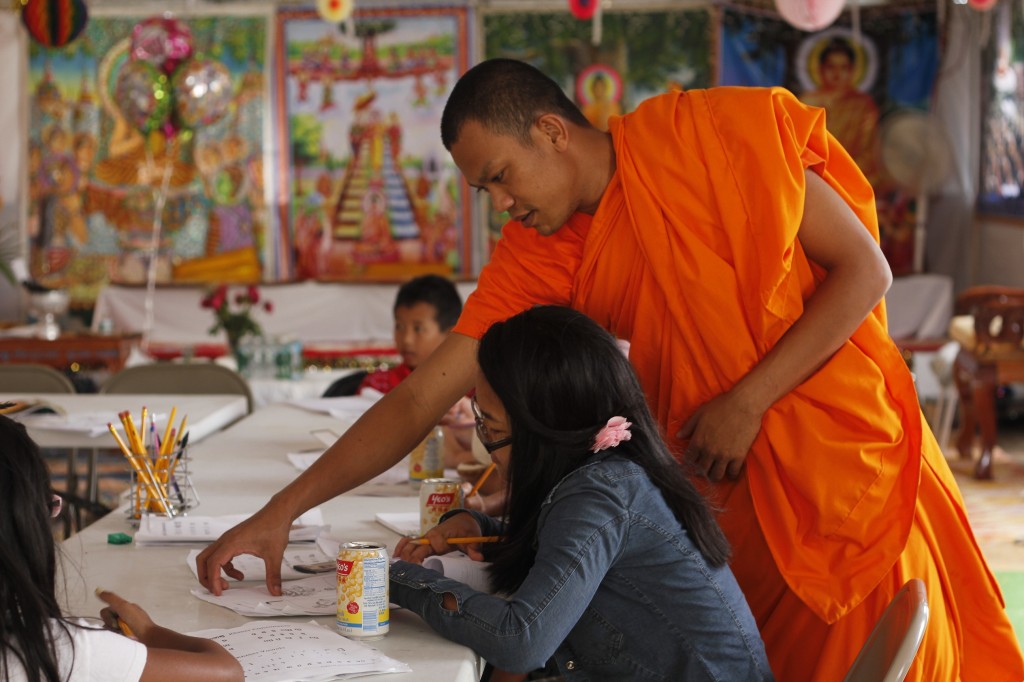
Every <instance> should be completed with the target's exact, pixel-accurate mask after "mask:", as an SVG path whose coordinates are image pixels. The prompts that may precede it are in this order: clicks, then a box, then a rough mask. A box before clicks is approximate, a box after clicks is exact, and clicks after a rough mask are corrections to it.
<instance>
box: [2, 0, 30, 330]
mask: <svg viewBox="0 0 1024 682" xmlns="http://www.w3.org/2000/svg"><path fill="white" fill-rule="evenodd" d="M26 74H27V52H26V36H25V31H24V29H23V28H22V25H21V19H20V16H19V15H18V13H17V12H8V11H0V88H2V91H3V92H4V93H5V94H4V96H3V97H0V130H2V131H4V139H3V143H2V146H0V241H2V242H3V243H5V244H6V243H8V240H10V239H12V236H11V234H10V233H11V232H12V231H13V232H14V233H15V234H16V237H17V243H18V244H20V247H21V254H22V255H24V248H25V240H26V235H25V213H26V206H25V199H26V194H25V187H26V185H25V170H24V169H25V163H26V159H27V157H28V145H27V142H26V135H27V131H28V125H27V122H26V121H27V119H26V116H27V113H28V100H27V98H26V97H24V96H23V93H25V92H26V89H27V78H26ZM2 257H5V258H9V257H10V254H8V253H4V254H3V256H2ZM23 314H24V297H23V296H22V295H21V289H20V287H18V288H15V287H12V286H11V285H9V284H8V282H7V280H6V279H4V278H2V277H0V320H20V319H21V317H22V316H23Z"/></svg>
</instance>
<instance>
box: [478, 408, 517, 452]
mask: <svg viewBox="0 0 1024 682" xmlns="http://www.w3.org/2000/svg"><path fill="white" fill-rule="evenodd" d="M469 404H470V405H471V406H472V407H473V421H474V422H476V435H477V437H478V438H479V439H480V444H481V445H483V446H484V450H486V451H487V454H491V453H492V452H494V451H495V450H500V449H501V448H503V447H505V446H506V445H511V444H512V436H506V437H504V438H501V439H499V440H491V434H490V432H489V431H488V430H487V427H486V426H485V425H484V417H483V415H482V414H480V406H479V405H477V404H476V396H473V397H472V398H470V401H469Z"/></svg>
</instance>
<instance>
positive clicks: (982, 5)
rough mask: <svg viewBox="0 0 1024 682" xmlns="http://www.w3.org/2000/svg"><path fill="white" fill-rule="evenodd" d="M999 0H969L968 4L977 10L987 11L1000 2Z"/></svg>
mask: <svg viewBox="0 0 1024 682" xmlns="http://www.w3.org/2000/svg"><path fill="white" fill-rule="evenodd" d="M998 2H999V0H967V4H968V5H970V6H971V7H973V8H974V9H976V10H980V11H982V12H987V11H988V10H990V9H992V8H993V7H995V6H996V4H998Z"/></svg>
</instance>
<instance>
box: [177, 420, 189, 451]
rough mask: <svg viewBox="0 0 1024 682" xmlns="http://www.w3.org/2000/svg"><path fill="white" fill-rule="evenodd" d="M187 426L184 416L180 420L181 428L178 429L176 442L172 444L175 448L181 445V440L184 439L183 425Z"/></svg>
mask: <svg viewBox="0 0 1024 682" xmlns="http://www.w3.org/2000/svg"><path fill="white" fill-rule="evenodd" d="M186 424H188V415H187V414H186V415H185V416H184V417H182V418H181V426H179V427H178V440H177V441H176V442H175V443H174V445H175V447H177V445H178V444H179V443H181V439H182V438H184V437H185V425H186Z"/></svg>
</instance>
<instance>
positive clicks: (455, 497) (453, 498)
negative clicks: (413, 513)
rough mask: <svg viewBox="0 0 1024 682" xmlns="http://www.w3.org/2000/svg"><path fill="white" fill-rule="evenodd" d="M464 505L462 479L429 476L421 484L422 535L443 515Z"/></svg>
mask: <svg viewBox="0 0 1024 682" xmlns="http://www.w3.org/2000/svg"><path fill="white" fill-rule="evenodd" d="M461 506H462V481H461V480H459V479H457V478H428V479H426V480H424V481H423V483H422V484H421V485H420V535H423V534H424V533H426V532H427V531H428V530H430V529H431V528H433V527H434V526H436V525H437V522H438V521H439V520H440V519H441V517H442V516H443V515H444V514H445V513H447V512H449V511H451V510H452V509H458V508H459V507H461Z"/></svg>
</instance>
